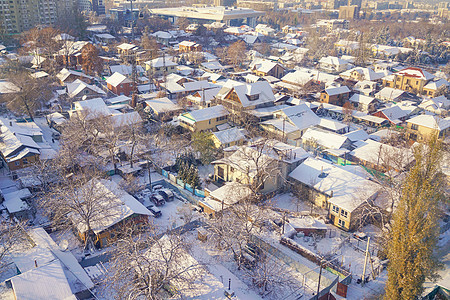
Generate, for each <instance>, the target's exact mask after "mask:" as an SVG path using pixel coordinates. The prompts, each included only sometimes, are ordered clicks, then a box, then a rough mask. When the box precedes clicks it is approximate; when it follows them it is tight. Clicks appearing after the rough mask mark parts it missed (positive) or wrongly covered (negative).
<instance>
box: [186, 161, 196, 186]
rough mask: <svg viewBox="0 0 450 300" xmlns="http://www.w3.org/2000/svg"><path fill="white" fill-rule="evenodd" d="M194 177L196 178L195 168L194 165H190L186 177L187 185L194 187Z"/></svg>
mask: <svg viewBox="0 0 450 300" xmlns="http://www.w3.org/2000/svg"><path fill="white" fill-rule="evenodd" d="M194 176H195V167H194V165H190V167H189V169H188V171H187V176H186V183H187V184H189V185H190V186H192V183H193V180H194Z"/></svg>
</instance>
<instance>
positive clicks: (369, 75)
mask: <svg viewBox="0 0 450 300" xmlns="http://www.w3.org/2000/svg"><path fill="white" fill-rule="evenodd" d="M353 72H358V73H359V75H360V76H361V77H362V78H363V79H364V80H368V81H375V80H378V79H381V78H383V77H384V76H385V74H384V73H381V72H380V73H376V72H375V71H374V70H372V69H371V68H361V67H356V68H353V69H350V70H347V71H344V72H342V73H341V74H339V75H340V76H341V77H345V78H350V77H351V75H352V73H353Z"/></svg>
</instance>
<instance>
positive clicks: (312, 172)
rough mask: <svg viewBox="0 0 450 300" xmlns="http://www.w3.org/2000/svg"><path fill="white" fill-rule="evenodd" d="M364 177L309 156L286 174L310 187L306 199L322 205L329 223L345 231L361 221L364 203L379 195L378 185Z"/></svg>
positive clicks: (291, 179)
mask: <svg viewBox="0 0 450 300" xmlns="http://www.w3.org/2000/svg"><path fill="white" fill-rule="evenodd" d="M367 177H368V174H367V176H361V175H360V174H357V173H355V172H351V171H350V170H349V169H346V167H342V166H337V165H334V164H331V163H329V162H328V161H325V160H322V159H317V158H312V157H310V158H308V159H306V160H305V161H304V162H302V163H301V164H300V165H299V166H298V167H297V168H296V169H295V170H293V171H292V172H291V173H290V174H289V179H290V181H291V182H292V184H293V185H294V186H297V188H299V189H307V190H309V191H310V197H309V198H310V199H309V200H310V201H311V202H313V203H314V204H315V205H317V206H319V207H322V208H325V209H326V210H327V211H328V218H329V219H330V221H331V223H332V224H333V225H335V226H337V227H339V228H341V229H343V230H346V231H348V230H353V229H355V228H356V227H357V226H360V225H363V224H361V223H360V222H359V221H360V217H361V215H362V214H363V212H364V206H365V205H367V204H368V203H370V204H373V203H374V201H375V199H376V198H377V197H378V194H379V190H380V189H381V188H380V186H379V185H378V184H376V183H374V182H373V181H370V180H368V179H366V178H367Z"/></svg>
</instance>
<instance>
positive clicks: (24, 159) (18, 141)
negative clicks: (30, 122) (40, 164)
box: [0, 120, 42, 171]
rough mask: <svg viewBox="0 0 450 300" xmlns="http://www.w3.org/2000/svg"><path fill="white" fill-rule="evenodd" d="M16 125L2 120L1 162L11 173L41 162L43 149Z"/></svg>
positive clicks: (0, 125) (0, 121)
mask: <svg viewBox="0 0 450 300" xmlns="http://www.w3.org/2000/svg"><path fill="white" fill-rule="evenodd" d="M8 122H9V123H8ZM14 125H15V124H14V121H12V120H10V121H8V120H0V140H1V141H0V154H1V160H2V165H3V166H5V167H6V168H7V169H8V170H10V171H15V170H18V169H22V168H25V167H29V166H31V164H33V163H35V162H37V161H39V157H40V154H41V153H40V149H41V147H40V146H39V145H38V144H37V143H36V140H35V139H33V137H32V136H30V135H29V134H26V133H25V132H23V133H22V132H21V131H17V130H16V129H15V127H16V126H14ZM41 138H42V132H41Z"/></svg>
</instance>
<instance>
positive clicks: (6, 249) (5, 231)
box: [0, 220, 28, 274]
mask: <svg viewBox="0 0 450 300" xmlns="http://www.w3.org/2000/svg"><path fill="white" fill-rule="evenodd" d="M27 241H28V239H27V236H26V233H25V230H24V224H21V223H14V222H12V221H6V220H3V221H0V274H1V273H3V271H5V268H6V266H7V265H8V262H7V260H6V258H7V256H8V255H9V254H11V252H12V251H13V250H14V249H16V248H17V247H19V246H20V244H22V243H24V242H27Z"/></svg>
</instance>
